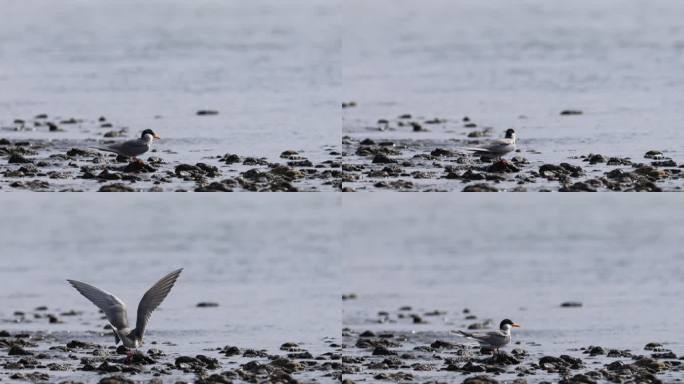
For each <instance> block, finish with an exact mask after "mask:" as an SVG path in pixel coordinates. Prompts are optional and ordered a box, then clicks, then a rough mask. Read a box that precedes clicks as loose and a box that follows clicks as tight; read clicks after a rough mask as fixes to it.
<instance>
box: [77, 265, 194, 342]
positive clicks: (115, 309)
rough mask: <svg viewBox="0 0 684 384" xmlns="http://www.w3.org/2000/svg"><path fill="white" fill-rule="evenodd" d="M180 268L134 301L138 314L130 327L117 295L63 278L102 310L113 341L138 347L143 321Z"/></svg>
mask: <svg viewBox="0 0 684 384" xmlns="http://www.w3.org/2000/svg"><path fill="white" fill-rule="evenodd" d="M182 270H183V268H181V269H177V270H175V271H173V272H171V273H169V274H168V275H166V276H164V277H162V278H161V280H159V281H158V282H157V283H156V284H154V285H153V286H152V288H150V289H149V290H147V292H145V295H143V297H142V299H141V300H140V303H139V304H138V317H137V320H136V322H135V328H134V329H130V327H129V326H128V314H127V312H126V304H124V302H123V301H121V299H119V298H118V297H116V296H114V295H112V294H111V293H109V292H106V291H103V290H101V289H99V288H96V287H93V286H92V285H90V284H86V283H82V282H80V281H76V280H67V281H68V282H69V284H71V285H72V286H73V287H74V288H76V290H77V291H78V292H80V293H81V294H82V295H83V296H85V297H86V299H88V300H90V301H91V302H92V303H93V304H95V305H96V306H97V307H98V308H100V309H101V310H102V312H104V314H105V316H107V320H109V323H110V324H111V325H112V329H113V330H114V342H115V344H118V343H119V341H121V342H122V343H123V345H124V346H125V347H127V348H138V347H140V346H141V345H142V344H143V336H144V335H145V329H146V328H147V322H148V321H149V320H150V316H152V312H153V311H154V310H155V309H157V307H158V306H159V304H161V302H162V301H164V299H165V298H166V296H167V295H168V294H169V292H170V291H171V288H172V287H173V285H174V284H175V283H176V280H177V279H178V275H180V273H181V271H182Z"/></svg>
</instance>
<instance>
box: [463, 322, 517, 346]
mask: <svg viewBox="0 0 684 384" xmlns="http://www.w3.org/2000/svg"><path fill="white" fill-rule="evenodd" d="M518 327H520V325H518V324H516V323H514V322H512V321H511V320H509V319H504V320H502V321H501V323H500V324H499V330H498V331H489V332H464V331H456V332H455V333H457V334H459V335H461V336H464V337H467V338H469V339H473V340H477V341H478V342H479V343H480V345H484V346H488V347H491V348H494V351H495V352H497V353H498V352H499V348H501V347H503V346H505V345H506V344H508V343H510V342H511V328H518Z"/></svg>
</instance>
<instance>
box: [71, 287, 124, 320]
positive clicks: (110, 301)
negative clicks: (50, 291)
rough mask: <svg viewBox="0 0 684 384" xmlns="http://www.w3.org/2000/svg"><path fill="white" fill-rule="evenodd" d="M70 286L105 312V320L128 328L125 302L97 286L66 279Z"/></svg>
mask: <svg viewBox="0 0 684 384" xmlns="http://www.w3.org/2000/svg"><path fill="white" fill-rule="evenodd" d="M67 281H68V282H69V284H71V286H72V287H74V288H76V290H77V291H78V292H79V293H80V294H81V295H83V296H85V297H86V299H88V300H90V301H91V302H92V303H93V304H95V305H96V306H97V307H98V308H100V309H101V310H102V312H104V313H105V316H107V320H109V323H110V324H112V326H113V327H114V328H116V329H124V328H128V314H127V313H126V304H124V303H123V301H121V300H120V299H119V298H118V297H116V296H114V295H112V294H111V293H109V292H105V291H103V290H101V289H99V288H96V287H93V286H92V285H90V284H86V283H82V282H80V281H76V280H67Z"/></svg>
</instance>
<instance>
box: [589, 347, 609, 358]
mask: <svg viewBox="0 0 684 384" xmlns="http://www.w3.org/2000/svg"><path fill="white" fill-rule="evenodd" d="M584 353H588V354H589V355H590V356H598V355H605V354H606V350H605V349H603V347H600V346H590V347H589V348H587V350H586V351H585V352H584Z"/></svg>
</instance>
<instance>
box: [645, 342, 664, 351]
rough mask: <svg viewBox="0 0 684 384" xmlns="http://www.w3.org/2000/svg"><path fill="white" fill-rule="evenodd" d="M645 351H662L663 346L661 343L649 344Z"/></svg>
mask: <svg viewBox="0 0 684 384" xmlns="http://www.w3.org/2000/svg"><path fill="white" fill-rule="evenodd" d="M644 349H645V350H647V351H661V350H662V349H663V345H662V344H661V343H648V344H646V346H644Z"/></svg>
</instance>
